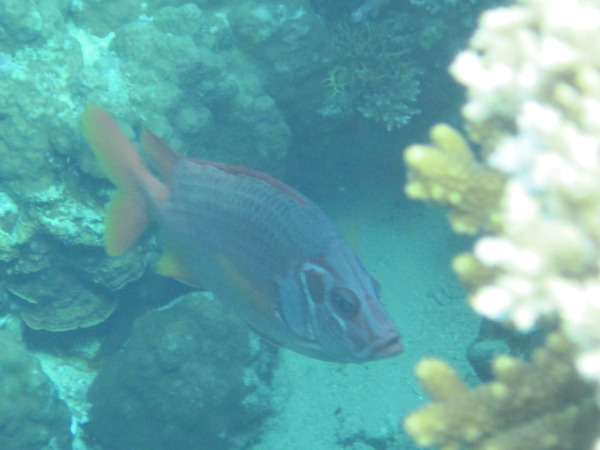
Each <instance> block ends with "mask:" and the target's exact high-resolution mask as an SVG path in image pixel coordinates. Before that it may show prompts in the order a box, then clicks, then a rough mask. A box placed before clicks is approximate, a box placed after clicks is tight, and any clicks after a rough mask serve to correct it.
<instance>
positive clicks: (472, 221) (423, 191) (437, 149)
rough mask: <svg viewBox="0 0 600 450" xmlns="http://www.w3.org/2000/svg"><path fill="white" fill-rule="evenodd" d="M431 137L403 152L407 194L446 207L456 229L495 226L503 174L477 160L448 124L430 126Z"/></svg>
mask: <svg viewBox="0 0 600 450" xmlns="http://www.w3.org/2000/svg"><path fill="white" fill-rule="evenodd" d="M431 141H432V144H431V145H412V146H410V147H408V148H407V149H406V151H405V152H404V160H405V163H406V166H407V167H408V169H409V171H408V176H409V181H408V182H407V184H406V188H405V191H406V195H407V196H408V197H410V198H413V199H417V200H429V201H433V202H435V203H438V204H441V205H443V206H447V207H449V208H450V214H449V219H450V224H451V225H452V229H453V230H454V231H456V232H457V233H466V234H475V233H477V232H478V231H481V230H493V229H494V228H496V227H497V226H498V225H499V224H498V221H499V219H500V217H499V208H500V198H501V195H502V192H503V189H504V183H505V178H504V176H503V175H502V174H501V173H500V172H498V171H497V170H495V169H493V168H491V167H488V166H486V165H484V164H481V163H480V162H478V161H477V160H476V158H475V155H474V154H473V152H472V151H471V149H470V148H469V144H468V143H467V142H466V141H465V139H464V138H463V137H462V136H461V135H460V134H459V133H458V132H457V131H456V130H454V129H453V128H451V127H450V126H448V125H443V124H440V125H436V126H435V127H433V128H432V129H431Z"/></svg>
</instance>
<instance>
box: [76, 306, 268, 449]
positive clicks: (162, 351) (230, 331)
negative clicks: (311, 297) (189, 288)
mask: <svg viewBox="0 0 600 450" xmlns="http://www.w3.org/2000/svg"><path fill="white" fill-rule="evenodd" d="M259 356H260V353H257V351H256V349H254V348H253V346H252V343H251V340H250V335H249V331H248V330H247V328H246V327H245V326H244V324H243V323H241V322H240V321H239V319H238V318H237V316H234V315H233V314H232V313H230V312H228V311H227V310H225V309H224V307H223V306H222V305H221V304H220V303H219V302H217V301H215V300H214V299H211V298H207V297H206V296H205V295H202V294H189V295H186V296H183V297H181V298H179V299H177V300H175V301H174V302H173V303H172V304H170V305H169V306H167V307H165V308H162V309H160V310H156V311H152V312H149V313H146V314H145V315H144V316H142V317H141V318H139V319H138V320H137V322H136V323H135V325H134V327H133V330H132V334H131V337H130V338H129V340H128V341H127V343H126V344H125V347H124V349H123V350H122V351H121V352H119V353H118V354H116V355H115V356H114V357H113V359H112V360H110V361H109V362H108V363H107V364H106V366H105V367H104V368H103V369H102V370H101V371H100V373H99V374H98V377H97V378H96V380H95V381H94V383H93V384H92V387H91V389H90V392H89V400H90V402H91V404H92V408H91V410H90V414H89V416H90V422H89V424H88V425H87V426H86V429H87V432H88V433H89V435H90V436H91V438H92V439H93V440H94V441H97V442H99V443H101V444H102V445H103V448H111V449H131V448H147V449H162V448H211V449H234V448H247V447H244V443H245V442H247V440H248V439H249V438H250V437H251V436H252V433H255V432H256V431H257V429H258V427H259V426H260V424H261V422H262V420H263V419H264V418H265V417H266V415H267V414H268V413H269V411H270V407H269V401H268V396H267V392H263V390H266V389H267V388H266V387H265V384H264V379H263V380H262V382H259V380H260V379H261V377H264V376H268V375H269V374H268V373H262V371H261V370H257V369H256V368H257V367H260V366H261V364H260V363H259V362H258V361H259V360H258V357H259ZM265 367H266V366H265Z"/></svg>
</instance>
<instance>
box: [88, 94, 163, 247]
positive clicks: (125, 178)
mask: <svg viewBox="0 0 600 450" xmlns="http://www.w3.org/2000/svg"><path fill="white" fill-rule="evenodd" d="M82 121H83V131H84V135H85V137H86V139H87V141H88V143H89V145H90V147H91V148H92V150H93V151H94V154H95V155H96V158H97V159H98V162H99V164H100V167H101V168H102V170H103V171H104V173H105V175H106V176H107V178H108V179H109V180H110V182H111V183H113V184H114V185H115V186H116V187H117V190H116V191H115V192H114V193H113V195H112V198H111V201H110V203H109V205H108V208H107V214H106V219H105V225H106V230H105V234H104V248H105V250H106V253H107V254H108V255H110V256H117V255H121V254H123V253H125V252H127V251H128V250H129V249H130V248H131V247H132V246H133V245H134V244H135V242H136V241H137V240H138V238H139V237H140V235H141V234H142V233H143V232H144V230H145V229H146V227H147V226H148V224H149V221H150V219H149V215H148V201H149V199H150V198H152V197H160V196H165V195H166V186H164V185H163V184H162V183H161V182H160V181H159V180H157V179H156V178H155V177H154V176H153V175H152V174H151V173H150V172H149V171H148V169H147V168H146V166H145V165H144V163H143V162H142V160H141V158H140V156H139V154H138V152H137V150H136V148H135V147H134V145H133V144H132V143H131V141H129V139H128V138H127V136H126V135H125V134H124V133H123V132H122V131H121V129H120V128H119V125H118V124H117V122H116V121H115V120H114V119H113V118H112V117H111V116H110V115H109V114H108V113H107V112H106V111H104V110H102V109H100V108H98V107H96V106H93V105H90V106H88V107H87V108H86V109H85V111H84V112H83V116H82Z"/></svg>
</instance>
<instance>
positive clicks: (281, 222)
mask: <svg viewBox="0 0 600 450" xmlns="http://www.w3.org/2000/svg"><path fill="white" fill-rule="evenodd" d="M83 124H84V132H85V135H86V138H87V139H88V142H89V143H90V146H91V147H92V149H93V150H94V152H95V154H96V156H97V158H98V160H99V162H100V165H101V167H102V168H103V169H104V170H105V172H106V175H107V176H108V178H109V180H110V181H111V182H112V183H114V184H115V186H116V187H117V191H116V193H115V195H114V196H113V197H112V200H111V205H110V207H109V208H108V214H107V218H106V236H105V248H106V251H107V253H109V254H110V255H120V254H122V253H124V252H126V251H128V250H129V249H130V248H131V247H132V246H133V245H134V244H135V242H136V239H138V238H139V236H140V235H141V234H142V232H143V230H144V227H145V226H147V224H148V223H149V220H150V219H154V220H156V221H158V223H159V225H160V228H161V237H162V238H163V240H164V242H165V244H166V246H165V252H164V254H163V255H162V256H161V260H160V261H159V263H158V264H157V268H158V270H159V272H160V273H162V274H165V275H168V276H173V277H175V278H178V279H181V280H183V281H186V282H188V283H190V284H192V285H199V286H203V287H206V288H208V289H210V290H212V291H213V293H214V294H215V297H216V298H218V299H220V300H221V301H223V302H224V303H226V304H228V305H229V306H230V307H231V308H232V310H234V311H235V312H237V313H238V314H239V315H240V317H242V318H243V319H245V320H246V322H247V323H248V325H250V327H252V328H253V329H254V330H255V331H257V332H258V333H260V334H261V335H262V336H264V337H266V338H267V339H269V340H271V341H273V342H275V343H277V344H279V345H281V346H283V347H287V348H289V349H291V350H294V351H297V352H299V353H301V354H304V355H306V356H309V357H313V358H317V359H322V360H326V361H336V362H354V363H360V362H364V361H369V360H373V359H381V358H387V357H390V356H394V355H397V354H398V353H400V352H401V351H402V350H403V347H402V344H401V343H400V334H399V333H398V331H397V330H396V328H395V326H394V324H393V323H392V321H391V320H390V318H389V316H388V315H387V313H386V312H385V310H384V308H383V305H382V304H381V302H380V300H379V294H380V292H379V291H380V289H379V284H378V283H377V282H376V281H375V280H374V279H373V277H371V275H370V274H369V273H368V272H367V271H366V269H365V268H364V266H363V265H362V263H361V262H360V260H359V259H358V257H357V256H356V254H355V253H354V252H353V251H352V249H350V247H349V246H348V245H347V244H346V243H345V242H344V241H343V239H342V238H341V237H340V235H339V233H338V232H337V230H336V228H335V226H334V225H333V223H332V222H331V221H330V220H329V219H328V218H327V216H326V215H325V214H324V212H323V211H322V210H321V209H320V208H319V207H317V206H316V205H315V204H314V203H312V202H311V201H310V200H308V199H307V198H305V197H304V196H302V195H301V194H299V193H298V192H296V191H295V190H293V189H292V188H290V187H289V186H286V185H285V184H283V183H282V182H280V181H278V180H275V179H273V178H271V177H269V176H267V175H265V174H261V173H259V172H256V171H253V170H250V169H245V168H240V167H236V166H228V165H225V164H219V163H211V162H206V161H195V160H192V159H190V158H185V157H183V156H181V155H179V154H178V153H177V152H175V151H174V150H173V149H171V148H170V147H169V146H168V145H167V144H166V143H164V142H162V141H161V140H160V139H159V138H158V137H156V136H155V135H154V134H152V133H151V132H150V131H149V130H144V132H143V133H142V140H143V142H144V145H145V146H146V147H147V149H148V156H149V158H150V161H151V162H152V165H153V167H154V168H155V169H156V170H157V172H158V174H159V175H160V176H159V177H157V176H156V175H154V174H153V173H152V172H151V171H150V170H149V169H148V168H147V167H146V166H145V164H144V162H143V161H142V160H141V158H140V157H139V155H138V153H137V150H136V149H135V147H134V146H133V144H132V143H131V142H129V140H128V139H127V137H126V136H125V135H124V134H123V132H122V131H121V130H120V128H119V126H118V124H117V123H116V122H115V121H114V119H112V117H110V115H108V114H107V113H106V112H104V111H103V110H101V109H100V108H97V107H94V106H89V107H88V108H87V109H86V111H85V112H84V114H83Z"/></svg>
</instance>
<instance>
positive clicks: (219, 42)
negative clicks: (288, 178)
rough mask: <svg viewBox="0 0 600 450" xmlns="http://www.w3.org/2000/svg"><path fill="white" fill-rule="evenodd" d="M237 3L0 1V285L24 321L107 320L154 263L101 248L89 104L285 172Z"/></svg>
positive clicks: (183, 143)
mask: <svg viewBox="0 0 600 450" xmlns="http://www.w3.org/2000/svg"><path fill="white" fill-rule="evenodd" d="M179 3H181V5H179ZM254 3H255V2H246V4H249V5H254ZM272 3H273V4H272V5H270V7H272V8H276V7H277V6H276V3H275V2H272ZM297 3H298V8H300V7H301V5H302V2H301V1H298V2H297ZM254 6H256V5H254ZM236 8H240V9H242V5H238V6H235V7H233V8H224V7H223V5H222V4H220V3H219V2H211V5H210V6H209V5H204V4H203V5H202V9H201V8H200V7H199V6H196V5H195V4H193V3H186V2H165V1H160V0H156V1H152V2H143V3H142V4H141V3H140V2H131V1H108V2H105V3H103V4H102V7H101V8H100V6H99V4H98V3H97V2H70V1H67V0H44V1H29V0H28V1H23V2H17V1H13V0H8V1H6V2H2V4H1V5H0V135H1V138H0V157H2V160H3V164H2V166H1V167H0V193H1V195H0V264H1V265H2V266H1V267H2V276H0V282H2V283H3V284H5V285H6V286H7V287H8V288H9V290H10V291H11V292H12V293H13V294H15V295H13V296H11V299H12V300H14V301H15V302H16V304H17V305H19V307H20V309H21V314H22V316H23V318H24V319H25V321H26V322H27V323H28V324H29V325H30V326H32V327H35V328H40V329H47V330H54V331H58V330H68V329H74V328H78V327H89V326H91V325H94V324H97V323H99V322H101V321H103V320H105V319H106V318H107V317H108V316H109V315H110V314H111V313H112V312H113V311H114V309H115V306H116V304H117V302H118V298H119V297H120V295H121V294H120V293H118V292H117V293H115V291H118V290H119V289H120V288H121V287H123V286H124V285H126V284H127V283H130V282H132V281H134V280H137V279H138V278H139V277H140V276H141V274H142V273H143V272H144V270H145V269H146V266H147V264H148V261H149V259H150V258H151V254H150V252H149V249H150V246H149V245H148V241H146V242H144V243H142V245H141V246H140V247H139V248H138V249H137V250H136V251H135V255H132V256H130V257H125V259H121V258H117V259H108V258H106V257H105V255H104V254H103V253H102V252H101V251H98V249H99V248H100V246H101V244H100V243H101V241H102V234H103V232H104V225H103V223H102V217H103V211H102V208H103V205H104V204H105V203H106V195H107V189H108V184H104V183H102V182H99V181H98V179H96V178H93V177H90V176H89V175H90V174H91V175H93V176H94V177H101V175H100V172H99V170H98V169H97V167H96V163H95V161H94V158H93V156H92V154H91V152H90V151H89V149H88V148H87V147H86V146H85V145H84V143H83V140H82V137H81V133H80V119H79V116H80V113H81V111H82V109H83V108H84V106H85V105H86V104H87V103H90V102H96V103H101V104H102V105H104V106H105V107H107V108H109V109H110V110H111V111H112V112H113V113H115V114H116V115H117V116H119V117H120V118H121V119H124V121H126V122H132V121H139V120H144V121H145V123H147V124H148V126H150V127H152V128H153V129H154V130H155V131H156V132H157V133H158V134H160V135H161V136H164V137H169V138H170V139H169V140H170V142H171V143H173V145H175V146H177V147H178V148H181V149H183V150H185V151H186V152H187V153H189V154H192V155H194V156H197V157H203V158H206V159H215V160H221V161H225V162H236V163H238V164H245V165H250V166H253V167H259V168H262V169H263V170H266V171H268V172H271V173H274V174H278V173H281V172H282V171H283V168H284V165H283V159H284V157H285V155H286V152H287V149H288V147H289V140H290V130H289V128H288V126H287V124H286V122H285V120H284V117H283V115H282V113H281V112H280V110H279V107H278V105H277V104H276V102H275V101H274V100H273V98H272V97H271V96H270V95H268V94H267V93H266V92H265V89H264V87H263V83H264V82H263V80H262V79H261V75H260V73H259V72H258V71H256V70H253V69H254V67H253V66H252V62H251V59H252V57H253V56H252V55H250V53H249V52H248V53H246V54H244V53H243V52H241V51H240V49H239V48H238V47H236V45H235V44H234V42H233V35H234V32H233V31H232V25H231V23H230V22H229V19H228V17H237V15H236V13H235V9H236ZM305 15H306V17H307V18H310V20H308V19H306V20H303V22H302V23H303V26H304V34H303V35H296V36H295V37H294V36H292V35H290V36H288V41H287V43H288V46H289V51H290V53H294V49H297V48H299V47H300V46H301V44H303V42H304V36H306V35H308V34H309V32H310V31H311V30H312V28H311V27H313V26H314V23H315V22H316V19H315V16H314V15H310V14H305ZM67 16H68V17H69V20H66V17H67ZM71 19H72V20H71ZM294 20H296V19H295V18H294V17H291V16H289V15H284V16H283V17H280V20H276V21H273V22H270V23H269V27H270V28H271V29H272V30H273V32H274V33H275V32H278V31H279V30H280V29H282V28H285V27H288V23H289V22H290V21H294ZM240 48H241V46H240ZM316 51H317V49H316V48H315V46H314V45H313V47H312V51H311V54H314V53H315V52H316ZM302 55H303V56H302V58H304V57H305V56H306V55H305V54H302ZM299 59H300V57H299ZM315 64H316V63H315ZM295 67H296V68H297V67H299V62H297V63H296V65H295ZM294 70H295V69H294ZM286 95H289V93H287V94H286ZM46 287H47V289H46ZM59 292H62V293H63V294H64V295H58V293H59Z"/></svg>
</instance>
